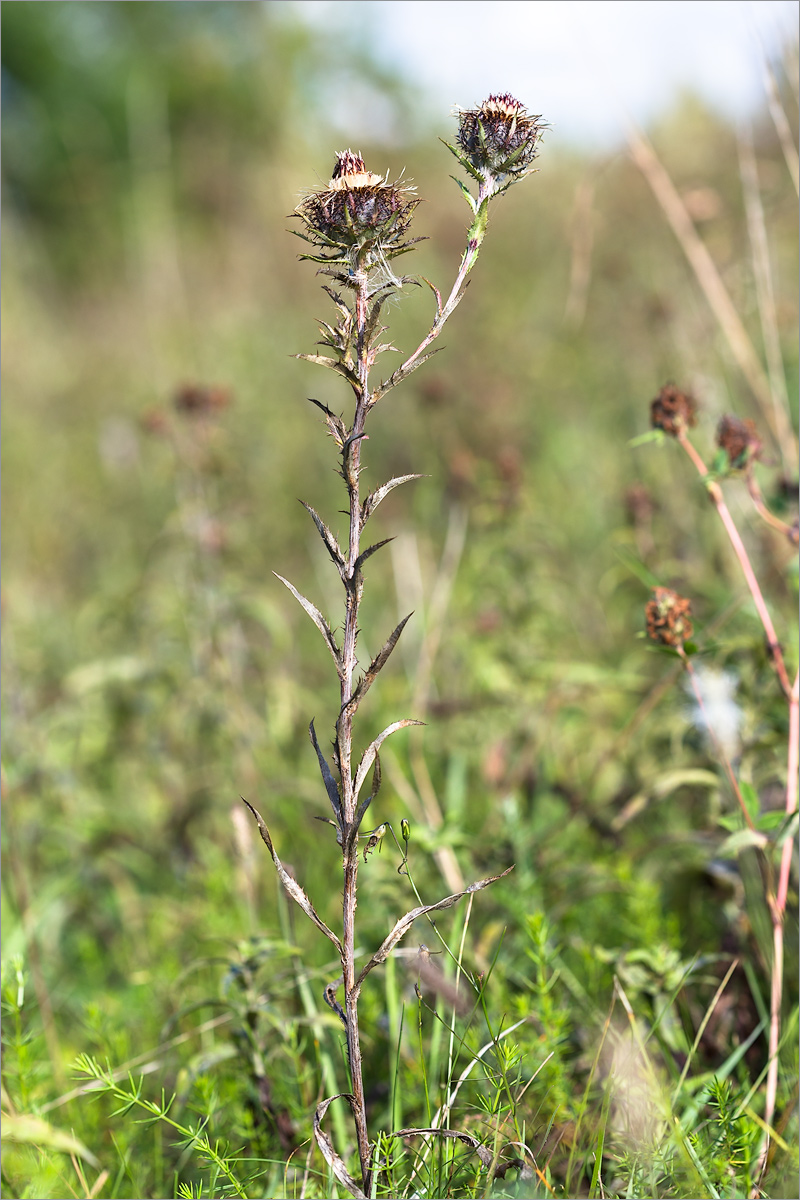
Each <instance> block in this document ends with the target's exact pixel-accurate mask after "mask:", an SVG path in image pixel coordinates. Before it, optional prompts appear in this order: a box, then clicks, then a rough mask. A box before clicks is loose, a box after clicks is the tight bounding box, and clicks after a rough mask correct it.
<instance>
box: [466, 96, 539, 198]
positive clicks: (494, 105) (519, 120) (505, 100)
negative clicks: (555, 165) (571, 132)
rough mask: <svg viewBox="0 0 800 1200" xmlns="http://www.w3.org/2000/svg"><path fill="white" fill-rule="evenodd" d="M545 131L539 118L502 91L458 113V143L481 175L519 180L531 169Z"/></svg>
mask: <svg viewBox="0 0 800 1200" xmlns="http://www.w3.org/2000/svg"><path fill="white" fill-rule="evenodd" d="M544 129H545V125H544V123H543V121H542V118H541V116H535V117H534V116H531V115H530V114H529V113H528V112H526V110H525V106H524V105H523V104H521V103H520V102H519V100H515V99H514V97H513V96H510V95H509V94H508V93H507V92H505V93H503V94H502V95H499V96H494V95H493V96H489V98H488V100H484V102H483V104H481V105H480V107H479V108H469V109H466V110H463V111H461V112H460V113H459V115H458V135H457V140H458V144H459V146H460V147H461V149H462V151H463V152H464V155H465V157H466V158H467V159H468V161H469V162H470V163H471V164H472V166H473V167H474V168H475V170H476V171H477V172H478V173H479V174H480V175H482V176H484V177H485V176H489V175H491V176H493V177H495V178H497V177H498V176H500V177H502V176H504V175H511V176H515V177H520V176H522V175H525V174H527V172H528V171H529V170H530V166H531V163H532V162H533V160H534V159H535V158H536V155H537V153H538V151H537V148H536V147H537V143H538V141H539V139H540V138H541V136H542V133H543V132H544Z"/></svg>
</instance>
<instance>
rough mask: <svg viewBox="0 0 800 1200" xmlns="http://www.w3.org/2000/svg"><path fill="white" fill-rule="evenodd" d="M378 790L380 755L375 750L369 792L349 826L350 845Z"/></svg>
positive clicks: (379, 784) (379, 786)
mask: <svg viewBox="0 0 800 1200" xmlns="http://www.w3.org/2000/svg"><path fill="white" fill-rule="evenodd" d="M380 790H381V760H380V755H379V754H378V752H377V751H376V752H375V769H374V771H373V772H372V787H371V788H370V792H369V795H368V796H367V798H366V800H362V801H361V804H360V805H359V807H358V812H357V813H356V819H355V821H353V824H352V826H351V828H350V845H352V844H353V838H357V837H358V829H359V826H360V825H361V822H362V821H363V820H364V814H365V813H366V811H367V809H368V808H369V806H370V804H372V801H373V800H374V799H375V797H376V796H377V794H378V792H379V791H380Z"/></svg>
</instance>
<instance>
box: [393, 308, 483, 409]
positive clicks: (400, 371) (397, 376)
mask: <svg viewBox="0 0 800 1200" xmlns="http://www.w3.org/2000/svg"><path fill="white" fill-rule="evenodd" d="M463 294H464V293H463V292H462V293H461V295H462V296H463ZM459 299H461V296H459ZM453 308H455V305H453V306H452V308H450V309H449V312H452V311H453ZM443 349H444V347H443V346H437V347H436V349H435V350H429V351H428V353H427V354H423V355H422V357H421V358H415V359H414V361H413V362H412V363H410V364H409V365H408V366H405V364H404V365H403V366H402V367H398V368H397V370H396V371H393V372H392V374H391V375H390V376H389V378H388V379H384V380H382V381H381V383H380V385H379V386H378V387H376V388H375V390H374V391H373V393H372V399H371V401H370V408H373V407H374V406H375V405H376V404H377V403H378V401H379V400H380V399H381V398H382V397H383V396H385V395H386V393H387V392H388V391H391V389H392V388H393V387H397V385H398V383H400V382H401V381H402V380H403V379H407V378H408V376H409V375H412V374H413V373H414V371H417V370H419V368H420V367H421V366H422V364H423V363H426V362H427V361H428V359H429V358H433V356H434V354H438V353H439V351H440V350H443Z"/></svg>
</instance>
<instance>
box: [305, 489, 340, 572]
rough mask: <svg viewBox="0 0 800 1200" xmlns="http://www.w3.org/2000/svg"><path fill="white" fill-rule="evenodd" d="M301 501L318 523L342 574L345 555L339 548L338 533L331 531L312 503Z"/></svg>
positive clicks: (318, 529) (327, 546) (326, 544)
mask: <svg viewBox="0 0 800 1200" xmlns="http://www.w3.org/2000/svg"><path fill="white" fill-rule="evenodd" d="M300 503H301V504H302V506H303V508H304V509H305V510H306V512H308V513H310V514H311V520H312V521H313V522H314V524H315V525H316V527H317V531H318V533H319V536H320V537H321V538H322V540H323V542H324V543H325V546H326V549H327V551H328V553H329V554H330V556H331V558H332V559H333V561H334V562H335V563H336V566H337V567H338V568H339V573H340V574H341V573H342V572H343V571H344V555H343V554H342V552H341V550H340V548H339V543H338V541H337V540H336V535H335V534H334V533H332V532H331V530H330V529H329V528H328V526H327V525H326V524H325V522H324V521H323V520H322V517H320V516H319V514H318V513H316V512H315V511H314V509H313V508H312V507H311V505H310V504H306V502H305V500H301V501H300Z"/></svg>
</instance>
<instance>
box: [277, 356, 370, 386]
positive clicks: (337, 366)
mask: <svg viewBox="0 0 800 1200" xmlns="http://www.w3.org/2000/svg"><path fill="white" fill-rule="evenodd" d="M292 357H293V358H302V359H305V361H306V362H312V363H316V364H317V365H318V366H320V367H327V368H328V370H329V371H335V372H336V374H337V375H343V376H344V378H345V379H346V380H347V382H348V383H350V384H352V386H353V387H359V386H360V384H359V380H358V376H357V375H356V373H355V371H353V370H351V368H350V367H348V366H346V365H345V364H344V363H341V362H339V360H338V359H336V358H327V357H326V356H325V355H324V354H294V355H293V356H292Z"/></svg>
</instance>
